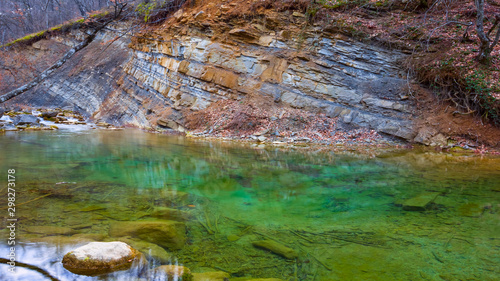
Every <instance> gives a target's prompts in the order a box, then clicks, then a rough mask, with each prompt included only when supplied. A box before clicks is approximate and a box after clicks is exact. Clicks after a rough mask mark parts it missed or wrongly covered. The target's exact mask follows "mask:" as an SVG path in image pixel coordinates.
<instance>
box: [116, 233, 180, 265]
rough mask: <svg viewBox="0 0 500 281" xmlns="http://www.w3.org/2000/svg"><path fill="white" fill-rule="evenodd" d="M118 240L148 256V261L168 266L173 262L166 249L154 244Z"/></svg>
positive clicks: (125, 239) (134, 240)
mask: <svg viewBox="0 0 500 281" xmlns="http://www.w3.org/2000/svg"><path fill="white" fill-rule="evenodd" d="M117 240H119V241H121V242H125V243H127V244H129V245H130V246H132V247H133V248H134V249H136V250H138V251H139V252H141V253H143V254H144V255H145V256H146V259H148V260H149V261H151V260H150V259H154V260H156V261H158V262H159V263H160V264H167V263H170V262H171V261H172V255H171V254H170V253H169V252H167V251H166V250H165V249H163V248H162V247H160V246H158V245H156V244H154V243H149V242H146V241H142V240H136V239H130V238H126V237H124V238H118V239H117Z"/></svg>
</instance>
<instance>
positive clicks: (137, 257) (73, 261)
mask: <svg viewBox="0 0 500 281" xmlns="http://www.w3.org/2000/svg"><path fill="white" fill-rule="evenodd" d="M142 259H143V256H142V254H140V252H139V251H137V250H135V249H134V248H132V247H130V246H129V245H127V244H126V243H123V242H91V243H89V244H87V245H85V246H82V247H79V248H77V249H75V250H73V251H71V252H69V253H67V254H66V255H64V258H63V260H62V263H63V266H64V268H66V269H67V270H69V271H71V272H73V273H76V274H82V275H89V276H93V275H99V274H104V273H109V272H113V271H117V270H126V269H129V268H130V267H131V266H132V264H133V263H134V262H139V263H140V262H142Z"/></svg>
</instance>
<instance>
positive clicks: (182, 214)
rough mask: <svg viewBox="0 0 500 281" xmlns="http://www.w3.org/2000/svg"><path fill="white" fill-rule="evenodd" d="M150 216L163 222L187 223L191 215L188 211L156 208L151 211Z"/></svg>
mask: <svg viewBox="0 0 500 281" xmlns="http://www.w3.org/2000/svg"><path fill="white" fill-rule="evenodd" d="M151 216H152V217H155V218H159V219H164V220H174V221H187V220H189V218H190V217H191V216H192V215H191V213H190V212H188V211H181V210H178V209H172V208H167V207H158V208H155V209H154V210H153V212H152V213H151Z"/></svg>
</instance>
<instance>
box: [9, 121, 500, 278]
mask: <svg viewBox="0 0 500 281" xmlns="http://www.w3.org/2000/svg"><path fill="white" fill-rule="evenodd" d="M0 147H1V148H2V150H1V153H0V171H6V170H7V169H16V175H17V198H16V200H17V201H16V202H17V204H18V206H17V209H16V210H17V213H16V215H17V218H18V219H19V223H18V225H19V229H18V233H17V237H18V240H17V241H18V242H19V243H18V246H17V247H16V251H17V254H18V260H19V261H21V262H24V263H27V264H30V265H33V266H37V267H39V268H42V269H43V270H45V271H47V272H48V273H50V274H51V275H52V276H55V277H56V278H58V279H59V280H137V276H139V275H140V274H139V272H137V268H135V269H132V270H131V271H123V272H116V273H113V274H111V275H107V276H101V277H86V276H78V275H74V274H71V273H70V272H68V271H66V270H65V269H64V268H63V267H62V264H61V260H62V256H63V255H64V254H65V253H66V252H68V251H70V250H71V249H74V248H75V247H77V246H78V245H82V244H85V243H87V242H89V241H114V240H120V241H124V242H126V243H128V244H130V245H132V246H133V247H135V248H138V249H139V250H141V251H143V252H144V253H145V254H146V255H147V257H148V260H149V266H148V268H149V269H152V268H154V267H156V266H158V265H164V264H176V263H177V264H180V265H185V266H186V267H188V268H190V269H191V271H193V272H205V271H224V272H227V273H230V274H231V276H232V277H233V278H235V277H254V278H257V277H260V278H271V277H274V278H280V279H282V280H412V279H414V280H422V279H429V280H434V279H438V278H441V279H444V280H459V279H465V278H469V277H471V276H473V278H476V279H478V280H494V279H495V277H496V276H498V274H499V273H500V272H499V270H498V268H497V267H498V266H497V265H498V264H499V262H500V260H499V257H498V255H497V252H498V248H499V247H500V237H499V236H498V233H500V217H499V214H500V210H499V209H500V206H499V204H500V198H499V197H500V196H499V192H500V189H499V188H500V160H499V159H498V158H494V157H490V158H488V157H486V158H478V157H473V156H457V155H451V154H435V153H427V152H419V151H408V152H403V153H401V152H400V153H398V154H385V155H379V156H378V157H373V155H370V154H368V155H367V154H359V155H352V154H351V155H345V154H344V155H343V154H338V153H328V152H321V151H307V152H301V151H283V150H281V149H277V148H273V147H270V148H264V149H261V148H258V149H257V148H251V147H250V148H249V147H244V146H242V145H235V144H225V143H207V142H200V141H193V140H186V139H183V138H178V137H167V136H161V135H153V134H146V133H141V132H137V131H122V132H106V131H80V132H71V133H68V132H63V131H60V132H22V133H17V132H16V133H8V134H5V135H2V136H0ZM425 192H436V193H437V194H438V195H437V197H436V199H435V200H434V201H433V202H432V203H430V204H428V205H427V206H426V210H425V211H422V212H411V211H404V210H403V209H402V207H401V206H402V204H404V202H405V201H406V200H408V199H411V198H416V197H418V196H419V195H420V194H422V193H425ZM2 193H4V194H5V190H4V189H3V190H2ZM0 203H1V206H6V204H7V201H6V197H5V196H4V197H2V198H1V199H0ZM23 203H24V204H23ZM1 206H0V208H2V207H1ZM3 212H6V211H5V210H3ZM165 220H177V221H181V222H183V223H184V224H185V226H186V243H185V245H184V246H183V247H182V249H180V250H178V249H169V247H168V246H165V245H163V246H159V243H160V242H159V241H158V239H157V238H155V237H154V236H148V235H147V234H144V233H143V234H137V233H138V232H137V231H132V230H130V229H132V228H133V227H134V226H133V225H132V224H129V225H127V229H128V230H127V231H125V230H124V231H123V233H121V234H120V233H118V234H117V231H111V230H110V229H112V228H113V225H115V224H116V223H117V222H124V223H131V222H144V221H153V222H158V221H160V222H162V221H165ZM4 223H6V221H5V220H4ZM124 229H125V228H124ZM6 235H7V232H6V231H5V230H2V237H7V236H6ZM151 235H153V234H151ZM262 239H265V240H273V241H277V242H278V243H279V244H280V245H286V246H287V247H290V248H292V249H293V250H295V251H297V252H298V254H299V258H298V259H297V260H287V259H285V258H283V257H282V256H280V255H279V254H276V253H272V252H269V251H264V250H262V249H259V248H255V247H253V246H252V243H253V242H255V241H257V240H262ZM3 241H6V240H5V239H4V240H3ZM160 244H161V243H160ZM0 245H1V246H0V257H6V255H7V253H8V251H9V249H8V247H7V245H5V242H1V243H0ZM463 264H467V266H466V267H464V266H463ZM17 269H18V272H17V275H9V273H8V272H7V270H8V267H7V266H6V265H5V264H2V265H1V266H0V271H1V275H2V276H9V278H10V277H12V279H7V280H44V279H43V278H44V277H43V275H41V274H40V273H39V272H36V271H34V270H31V269H26V268H23V267H18V268H17ZM134 270H136V271H134ZM143 276H146V275H143ZM2 278H3V277H2ZM16 278H17V279H16ZM146 278H147V276H146ZM46 279H47V278H46ZM150 279H161V277H150ZM47 280H49V279H47Z"/></svg>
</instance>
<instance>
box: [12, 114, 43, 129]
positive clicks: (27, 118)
mask: <svg viewBox="0 0 500 281" xmlns="http://www.w3.org/2000/svg"><path fill="white" fill-rule="evenodd" d="M12 122H13V123H14V125H16V126H22V125H30V126H33V125H37V124H39V123H40V120H38V118H37V117H36V116H33V115H28V114H19V115H17V116H15V117H14V118H12Z"/></svg>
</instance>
